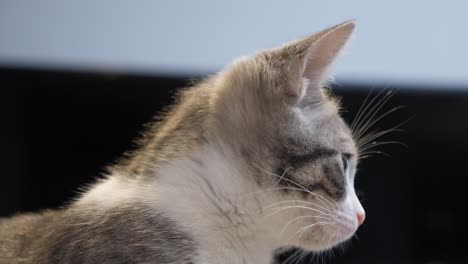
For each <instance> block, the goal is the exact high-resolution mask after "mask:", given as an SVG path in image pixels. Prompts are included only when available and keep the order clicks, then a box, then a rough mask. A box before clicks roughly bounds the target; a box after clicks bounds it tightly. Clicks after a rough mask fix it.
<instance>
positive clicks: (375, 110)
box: [354, 90, 394, 138]
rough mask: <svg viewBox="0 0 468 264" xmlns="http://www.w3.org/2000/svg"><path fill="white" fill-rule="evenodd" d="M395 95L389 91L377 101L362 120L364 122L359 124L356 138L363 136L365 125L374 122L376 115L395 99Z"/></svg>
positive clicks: (355, 134)
mask: <svg viewBox="0 0 468 264" xmlns="http://www.w3.org/2000/svg"><path fill="white" fill-rule="evenodd" d="M393 95H394V93H393V92H392V91H391V90H390V91H388V92H387V93H386V94H385V95H384V96H383V97H382V98H380V99H379V101H377V103H375V104H374V105H373V106H372V107H371V108H370V109H369V111H368V112H367V113H366V115H365V116H364V118H363V119H362V122H360V123H359V126H358V127H357V129H356V131H355V132H356V133H354V136H355V138H359V137H360V136H362V134H363V133H362V130H363V128H364V127H365V125H366V124H367V123H368V122H369V121H372V119H373V118H374V117H375V115H376V114H377V113H378V112H379V111H380V109H382V107H383V106H384V105H385V104H386V103H387V102H388V100H390V99H391V98H392V97H393Z"/></svg>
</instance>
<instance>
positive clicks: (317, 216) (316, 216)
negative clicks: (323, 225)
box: [280, 215, 331, 237]
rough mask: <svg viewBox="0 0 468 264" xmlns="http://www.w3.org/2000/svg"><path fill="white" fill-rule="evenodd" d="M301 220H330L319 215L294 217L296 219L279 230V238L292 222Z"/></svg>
mask: <svg viewBox="0 0 468 264" xmlns="http://www.w3.org/2000/svg"><path fill="white" fill-rule="evenodd" d="M302 218H321V219H325V220H331V219H330V218H328V217H324V216H321V215H303V216H299V217H296V218H294V219H292V220H290V221H289V222H288V223H287V224H286V225H285V226H284V228H283V229H281V232H280V237H282V236H283V233H284V231H286V228H288V226H289V225H290V224H291V223H292V222H294V221H296V220H299V219H302Z"/></svg>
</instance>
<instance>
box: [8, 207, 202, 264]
mask: <svg viewBox="0 0 468 264" xmlns="http://www.w3.org/2000/svg"><path fill="white" fill-rule="evenodd" d="M195 248H196V246H195V241H194V240H193V239H192V238H191V237H190V235H188V234H187V233H186V232H183V231H182V230H181V228H180V227H178V226H177V225H176V223H175V222H174V221H172V220H171V219H169V218H168V217H166V216H165V215H164V214H163V213H161V212H155V211H152V212H150V211H149V209H148V208H147V207H146V206H142V205H141V204H138V203H131V204H127V205H118V206H115V207H112V208H108V209H106V210H102V209H101V208H96V207H87V208H80V207H77V206H72V207H70V208H67V209H61V210H50V211H44V212H41V213H39V214H22V215H18V216H14V217H12V218H7V219H0V256H1V257H0V264H7V263H8V264H16V263H22V264H29V263H31V264H32V263H34V264H43V263H44V264H45V263H47V264H49V263H100V264H105V263H122V264H123V263H153V262H155V261H156V262H155V263H160V264H167V263H190V262H191V261H192V260H193V258H194V257H195Z"/></svg>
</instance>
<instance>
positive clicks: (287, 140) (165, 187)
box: [0, 21, 364, 264]
mask: <svg viewBox="0 0 468 264" xmlns="http://www.w3.org/2000/svg"><path fill="white" fill-rule="evenodd" d="M353 28H354V22H353V21H350V22H346V23H343V24H340V25H337V26H335V27H333V28H329V29H326V30H323V31H321V32H319V33H317V34H314V35H311V36H309V37H306V38H304V39H301V40H298V41H295V42H292V43H288V44H286V45H284V46H283V47H280V48H275V49H271V50H266V51H263V52H259V53H258V54H256V55H255V56H253V57H246V58H241V59H238V60H236V61H235V62H234V63H232V65H230V66H229V67H227V68H226V69H225V70H224V71H222V72H220V73H218V74H217V75H215V76H212V77H210V78H208V79H207V80H205V81H204V82H202V83H200V84H198V85H196V86H194V87H192V88H189V89H186V90H184V91H183V92H181V94H180V97H179V100H178V103H177V104H176V105H175V106H174V107H173V108H172V110H171V111H169V112H168V113H167V115H166V116H165V118H164V119H163V121H161V122H159V123H157V124H155V125H154V127H153V128H152V129H150V130H149V131H148V132H147V134H146V136H145V137H144V138H143V140H142V142H141V147H140V148H139V149H138V150H137V151H135V152H134V153H132V154H130V155H128V157H127V158H126V159H125V160H123V161H121V162H119V163H118V165H116V166H113V167H112V168H110V173H109V175H108V176H107V177H106V179H104V180H101V181H99V182H98V183H96V184H95V185H94V186H92V187H91V188H89V190H88V191H87V192H85V193H83V194H82V196H81V197H79V198H78V199H77V200H76V201H75V202H73V203H72V204H70V205H69V206H66V207H65V208H61V209H57V210H48V211H44V212H42V213H39V214H24V215H18V216H15V217H12V218H10V219H3V220H0V263H9V264H11V263H35V264H41V263H99V264H104V263H161V264H163V263H165V264H169V263H192V264H201V263H213V264H214V263H256V264H262V263H265V264H266V263H271V261H272V256H273V252H274V251H275V250H276V249H278V248H289V247H294V246H298V247H301V248H303V249H306V250H310V251H323V250H326V249H329V248H331V247H333V246H335V245H337V244H339V243H341V242H343V241H345V240H347V239H349V238H350V237H351V236H353V234H354V233H355V231H356V230H357V228H358V226H359V225H360V224H361V223H362V222H363V221H364V210H363V208H362V206H361V204H360V202H359V200H358V198H357V197H356V194H355V191H354V187H353V181H354V175H355V172H356V164H357V159H358V151H357V149H356V145H355V142H354V141H353V138H352V135H351V131H350V129H349V128H348V126H347V125H346V124H345V123H344V121H343V120H342V118H341V117H340V116H339V114H338V110H339V105H338V102H337V100H336V99H334V98H333V97H332V96H331V95H330V94H329V93H327V92H326V91H325V90H324V89H323V88H322V87H323V85H324V82H325V81H326V79H327V77H328V74H329V70H330V68H331V66H332V64H333V63H334V61H335V59H336V58H337V56H338V55H339V53H340V51H341V50H342V48H343V46H344V45H345V44H346V42H347V40H348V38H349V36H350V35H351V32H352V31H353Z"/></svg>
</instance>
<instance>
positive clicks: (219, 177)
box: [155, 150, 280, 264]
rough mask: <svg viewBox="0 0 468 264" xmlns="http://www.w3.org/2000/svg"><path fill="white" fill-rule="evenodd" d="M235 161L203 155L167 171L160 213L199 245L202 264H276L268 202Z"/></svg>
mask: <svg viewBox="0 0 468 264" xmlns="http://www.w3.org/2000/svg"><path fill="white" fill-rule="evenodd" d="M234 164H236V162H235V161H233V160H232V159H231V158H227V157H226V156H225V155H223V154H222V153H217V152H216V151H213V150H208V151H203V152H200V153H199V154H197V155H195V156H192V157H190V158H187V159H182V160H180V161H178V162H176V163H175V164H173V165H171V166H168V167H166V168H165V169H163V170H162V171H161V174H160V175H159V176H158V177H157V179H156V180H155V184H157V186H158V187H157V188H158V197H156V201H157V205H156V206H157V207H158V208H164V209H163V210H164V211H167V212H168V213H169V215H170V216H171V217H172V218H174V219H175V220H176V221H177V222H178V223H179V224H180V225H182V226H184V227H185V228H186V229H187V231H189V232H190V233H192V234H193V235H194V237H195V238H196V239H197V241H199V243H200V249H199V251H200V258H201V260H202V261H200V263H265V264H266V263H271V259H272V255H273V251H274V250H275V249H276V248H278V247H279V246H280V245H279V243H278V240H277V235H278V230H271V227H273V226H277V225H275V224H273V223H272V222H271V221H276V220H275V218H274V217H270V218H268V217H267V216H266V215H265V213H264V209H265V205H266V204H267V203H268V201H266V200H265V199H268V198H266V196H263V195H259V194H260V193H261V191H260V190H259V189H258V187H257V185H256V184H255V182H252V180H251V178H249V177H247V176H246V175H241V174H242V173H241V172H240V171H241V169H239V168H234V167H233V166H235V165H234Z"/></svg>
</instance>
